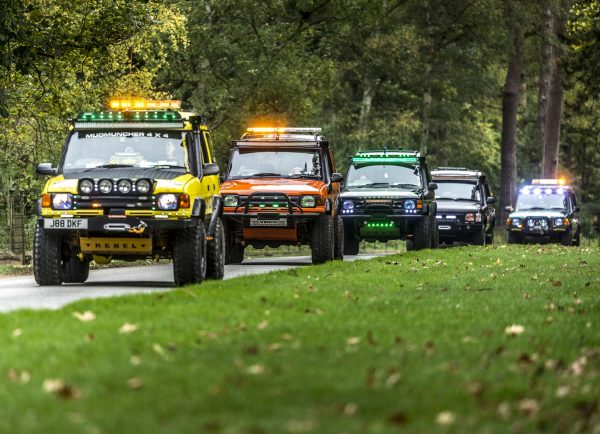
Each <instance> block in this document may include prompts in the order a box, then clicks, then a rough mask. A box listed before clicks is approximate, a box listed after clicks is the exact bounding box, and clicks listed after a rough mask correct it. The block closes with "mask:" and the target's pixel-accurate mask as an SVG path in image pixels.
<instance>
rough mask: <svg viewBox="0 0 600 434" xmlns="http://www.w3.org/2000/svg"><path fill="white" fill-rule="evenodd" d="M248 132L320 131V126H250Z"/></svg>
mask: <svg viewBox="0 0 600 434" xmlns="http://www.w3.org/2000/svg"><path fill="white" fill-rule="evenodd" d="M246 131H247V132H249V133H266V134H268V133H313V134H314V133H320V132H321V128H288V127H250V128H248V129H247V130H246Z"/></svg>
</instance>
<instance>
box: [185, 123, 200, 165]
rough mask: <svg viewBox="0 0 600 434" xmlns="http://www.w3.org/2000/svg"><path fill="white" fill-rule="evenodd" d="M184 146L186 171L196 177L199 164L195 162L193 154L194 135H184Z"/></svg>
mask: <svg viewBox="0 0 600 434" xmlns="http://www.w3.org/2000/svg"><path fill="white" fill-rule="evenodd" d="M184 144H185V152H186V160H187V165H188V170H189V171H190V172H191V173H193V174H194V175H198V173H200V170H199V169H200V168H199V166H198V164H199V162H198V161H197V160H196V152H194V147H195V144H194V135H193V134H192V133H187V134H186V135H185V138H184Z"/></svg>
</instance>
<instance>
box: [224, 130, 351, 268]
mask: <svg viewBox="0 0 600 434" xmlns="http://www.w3.org/2000/svg"><path fill="white" fill-rule="evenodd" d="M320 132H321V129H320V128H248V131H247V132H246V133H245V134H244V135H243V136H242V138H241V139H239V140H235V141H233V143H232V149H231V158H230V162H229V168H228V170H227V174H226V176H225V179H224V182H223V183H222V184H221V194H222V195H223V206H224V208H223V223H224V226H225V240H226V248H225V252H226V255H225V262H226V263H228V264H239V263H241V262H242V261H243V260H244V249H245V247H246V246H249V245H250V246H253V247H255V248H259V249H260V248H264V247H265V246H270V247H279V246H282V245H302V244H308V245H310V248H311V251H312V262H313V264H319V263H323V262H326V261H328V260H331V259H342V254H343V249H344V247H343V244H344V239H343V236H344V230H343V229H344V227H343V222H342V219H341V217H340V216H339V214H338V196H339V194H340V182H341V181H342V175H341V174H339V173H337V172H336V171H335V164H334V161H333V155H332V153H331V151H330V149H329V143H328V141H327V139H326V138H325V137H324V136H322V135H321V134H320Z"/></svg>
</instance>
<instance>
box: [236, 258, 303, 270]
mask: <svg viewBox="0 0 600 434" xmlns="http://www.w3.org/2000/svg"><path fill="white" fill-rule="evenodd" d="M277 259H279V258H277ZM231 265H235V264H231ZM237 265H249V266H262V267H270V266H284V267H286V266H289V267H308V266H309V265H312V264H311V263H310V262H289V261H278V260H274V261H268V262H266V261H265V262H253V261H251V260H244V262H242V263H241V264H237ZM274 271H275V270H274Z"/></svg>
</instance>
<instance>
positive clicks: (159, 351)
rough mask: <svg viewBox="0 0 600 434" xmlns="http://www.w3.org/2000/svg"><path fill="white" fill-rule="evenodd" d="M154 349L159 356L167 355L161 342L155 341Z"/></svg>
mask: <svg viewBox="0 0 600 434" xmlns="http://www.w3.org/2000/svg"><path fill="white" fill-rule="evenodd" d="M152 351H154V352H155V353H156V354H158V355H159V356H164V355H165V349H164V348H163V347H162V345H161V344H157V343H153V344H152Z"/></svg>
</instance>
